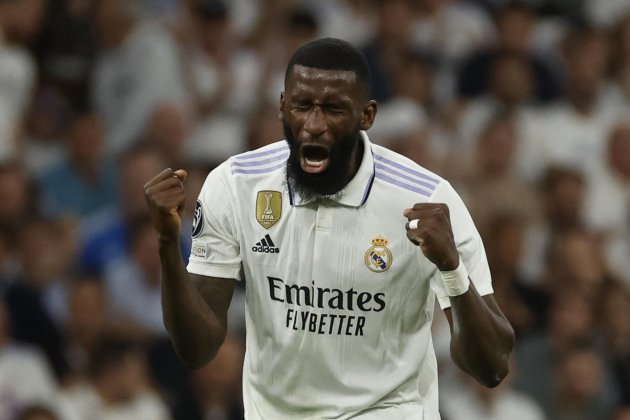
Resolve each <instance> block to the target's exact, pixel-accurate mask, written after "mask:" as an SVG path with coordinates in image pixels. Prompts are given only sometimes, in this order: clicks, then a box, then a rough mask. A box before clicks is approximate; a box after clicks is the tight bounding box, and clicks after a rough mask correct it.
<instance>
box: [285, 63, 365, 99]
mask: <svg viewBox="0 0 630 420" xmlns="http://www.w3.org/2000/svg"><path fill="white" fill-rule="evenodd" d="M285 88H286V94H287V95H300V94H309V95H318V96H320V95H321V96H345V97H354V96H356V95H358V94H359V92H360V84H359V82H358V80H357V75H356V73H355V72H353V71H351V70H323V69H317V68H313V67H305V66H301V65H295V66H293V69H292V70H291V72H290V73H289V77H288V78H287V83H286V86H285Z"/></svg>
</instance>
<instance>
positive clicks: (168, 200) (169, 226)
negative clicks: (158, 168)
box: [144, 168, 188, 240]
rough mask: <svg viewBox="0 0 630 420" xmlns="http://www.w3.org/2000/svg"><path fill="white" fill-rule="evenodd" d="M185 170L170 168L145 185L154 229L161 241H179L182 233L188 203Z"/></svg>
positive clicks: (145, 193) (145, 195)
mask: <svg viewBox="0 0 630 420" xmlns="http://www.w3.org/2000/svg"><path fill="white" fill-rule="evenodd" d="M187 175H188V174H187V173H186V171H185V170H183V169H179V170H177V171H173V170H172V169H170V168H168V169H165V170H163V171H162V172H160V173H159V174H158V175H156V176H155V177H154V178H153V179H151V180H150V181H149V182H147V183H146V184H144V197H145V198H146V200H147V205H148V206H149V214H150V216H151V221H152V222H153V227H154V228H155V230H156V231H157V233H158V237H159V239H160V240H164V239H166V240H178V239H179V236H180V233H181V231H182V212H183V210H184V204H185V203H186V196H185V194H184V180H185V179H186V176H187Z"/></svg>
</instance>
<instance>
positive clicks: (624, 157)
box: [586, 123, 630, 236]
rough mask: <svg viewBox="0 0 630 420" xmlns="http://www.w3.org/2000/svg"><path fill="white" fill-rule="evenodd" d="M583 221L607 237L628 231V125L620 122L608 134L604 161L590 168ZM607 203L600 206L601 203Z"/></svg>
mask: <svg viewBox="0 0 630 420" xmlns="http://www.w3.org/2000/svg"><path fill="white" fill-rule="evenodd" d="M588 184H589V185H588V196H587V201H586V203H587V207H586V218H587V220H588V221H589V225H590V226H591V227H592V228H593V229H595V230H596V231H598V232H601V233H602V234H605V235H607V236H611V235H613V234H614V233H615V232H624V231H626V230H628V228H630V211H629V210H628V203H630V125H629V124H627V123H625V124H624V123H621V124H619V125H616V126H615V127H614V128H613V129H612V130H611V131H610V133H609V135H608V139H607V142H606V146H605V160H604V161H603V162H601V163H600V164H599V165H594V167H593V170H592V171H591V172H590V176H589V179H588ZM604 202H605V203H607V204H606V206H602V205H601V203H604Z"/></svg>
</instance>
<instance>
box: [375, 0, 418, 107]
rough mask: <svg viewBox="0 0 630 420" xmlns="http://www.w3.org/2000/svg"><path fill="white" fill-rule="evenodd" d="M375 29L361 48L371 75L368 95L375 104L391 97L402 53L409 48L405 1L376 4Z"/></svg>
mask: <svg viewBox="0 0 630 420" xmlns="http://www.w3.org/2000/svg"><path fill="white" fill-rule="evenodd" d="M376 16H377V18H378V20H377V26H376V32H375V34H374V36H373V38H372V39H371V40H370V41H369V42H368V43H367V45H366V46H365V47H364V48H363V53H364V54H365V58H366V59H367V61H368V64H369V66H370V72H371V83H372V86H371V93H372V95H371V96H372V98H374V99H375V100H376V101H377V102H379V103H384V102H387V101H388V100H390V99H391V98H392V96H393V95H394V86H393V82H394V80H395V75H396V74H398V72H399V69H400V66H401V59H402V57H403V56H404V55H403V53H404V52H406V51H409V49H410V47H411V46H412V43H411V37H412V33H413V24H414V20H413V13H412V9H411V6H410V4H409V2H408V1H406V0H392V1H379V2H377V8H376Z"/></svg>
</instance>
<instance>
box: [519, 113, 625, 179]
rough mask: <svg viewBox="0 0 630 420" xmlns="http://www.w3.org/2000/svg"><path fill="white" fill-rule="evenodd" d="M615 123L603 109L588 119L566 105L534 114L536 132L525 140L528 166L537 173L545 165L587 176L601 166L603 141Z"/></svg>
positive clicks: (610, 115) (612, 116)
mask: <svg viewBox="0 0 630 420" xmlns="http://www.w3.org/2000/svg"><path fill="white" fill-rule="evenodd" d="M615 119H616V115H613V114H612V113H610V112H609V110H608V108H607V107H604V106H600V107H597V108H596V110H595V111H594V112H593V113H592V114H591V115H590V116H586V115H582V114H579V113H578V112H577V111H576V110H575V109H574V108H573V107H571V106H570V105H568V104H562V105H555V106H551V107H549V108H548V109H546V110H544V112H541V113H538V118H537V120H538V121H537V123H536V124H535V126H536V127H537V130H536V131H535V132H534V133H532V134H530V135H529V137H528V138H527V139H525V141H526V142H527V144H528V147H529V149H530V151H531V155H530V156H531V158H532V160H533V162H532V165H536V166H537V167H538V168H537V169H538V170H539V171H542V170H544V168H545V167H547V166H549V165H563V166H567V167H572V168H574V169H576V170H578V171H582V172H587V171H588V170H590V168H592V167H593V165H596V164H599V163H601V162H603V154H604V149H605V144H606V137H607V135H608V131H609V130H610V128H611V126H612V125H613V123H614V121H615ZM534 172H535V171H534ZM539 175H540V174H539Z"/></svg>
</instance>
